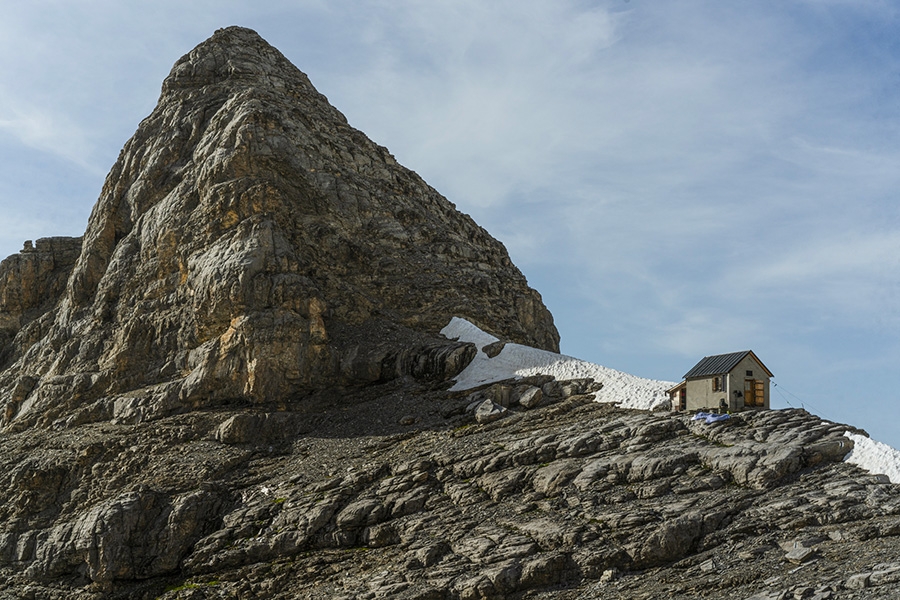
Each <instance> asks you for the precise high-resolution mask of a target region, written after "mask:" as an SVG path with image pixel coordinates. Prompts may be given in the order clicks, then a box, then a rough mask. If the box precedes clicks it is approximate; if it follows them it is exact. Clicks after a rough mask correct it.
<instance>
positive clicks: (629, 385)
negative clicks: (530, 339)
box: [441, 317, 675, 410]
mask: <svg viewBox="0 0 900 600" xmlns="http://www.w3.org/2000/svg"><path fill="white" fill-rule="evenodd" d="M441 333H442V334H443V335H444V337H447V338H449V339H454V340H459V341H462V342H471V343H473V344H475V346H476V347H477V348H478V355H477V356H476V357H475V359H474V360H473V361H472V362H471V363H470V364H469V366H468V367H466V368H465V370H463V372H462V373H460V374H459V375H457V377H456V380H455V381H456V383H455V384H454V385H453V387H452V388H450V389H451V390H453V391H460V390H469V389H472V388H475V387H478V386H480V385H485V384H488V383H494V382H496V381H502V380H504V379H521V378H522V377H528V376H530V375H552V376H554V377H555V378H556V379H558V380H564V379H581V378H588V377H589V378H591V379H594V380H595V381H599V382H600V383H602V384H603V389H601V390H600V391H599V392H597V393H596V399H597V401H598V402H612V403H616V404H618V405H619V406H621V407H622V408H636V409H641V410H653V409H654V408H656V407H658V406H660V405H662V404H663V403H665V402H666V401H668V399H669V397H668V395H667V394H666V390H667V389H669V388H670V387H672V386H673V385H675V384H674V383H673V382H670V381H657V380H654V379H644V378H642V377H636V376H634V375H629V374H628V373H623V372H622V371H616V370H615V369H610V368H608V367H603V366H601V365H597V364H594V363H590V362H587V361H584V360H579V359H577V358H572V357H571V356H566V355H564V354H557V353H555V352H548V351H546V350H539V349H537V348H531V347H530V346H523V345H521V344H511V343H510V344H506V345H505V346H504V347H503V350H502V351H501V352H500V354H498V355H497V356H495V357H494V358H489V357H488V356H487V355H486V354H485V353H484V352H483V351H482V348H484V347H485V346H487V345H488V344H492V343H494V342H496V341H498V340H497V338H495V337H494V336H492V335H491V334H489V333H486V332H484V331H482V330H481V329H479V328H478V327H476V326H475V325H473V324H472V323H470V322H469V321H466V320H465V319H460V318H459V317H453V319H451V320H450V323H449V324H448V325H447V326H446V327H444V328H443V329H442V330H441Z"/></svg>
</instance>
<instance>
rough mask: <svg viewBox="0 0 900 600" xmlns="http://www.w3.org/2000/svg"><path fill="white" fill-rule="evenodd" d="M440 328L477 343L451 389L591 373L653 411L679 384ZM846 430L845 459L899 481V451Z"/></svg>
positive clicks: (610, 398) (603, 398)
mask: <svg viewBox="0 0 900 600" xmlns="http://www.w3.org/2000/svg"><path fill="white" fill-rule="evenodd" d="M441 333H442V334H443V335H444V336H445V337H447V338H449V339H454V340H459V341H462V342H471V343H473V344H475V346H476V347H477V348H478V354H477V355H476V357H475V359H474V360H473V361H472V362H471V363H470V364H469V366H468V367H466V368H465V369H464V370H463V372H462V373H460V374H459V375H457V377H456V383H455V384H454V385H453V387H452V388H450V389H451V390H453V391H462V390H468V389H472V388H475V387H478V386H480V385H485V384H488V383H493V382H496V381H503V380H504V379H520V378H522V377H528V376H530V375H552V376H554V377H555V378H556V379H560V380H562V379H577V378H582V377H590V378H592V379H594V380H595V381H599V382H601V383H602V384H603V389H601V390H600V391H599V392H597V393H596V399H597V401H598V402H613V403H616V404H618V405H619V406H620V407H622V408H634V409H640V410H653V409H654V408H657V407H659V406H661V405H662V404H663V403H664V402H666V401H667V400H668V396H667V394H666V390H667V389H668V388H670V387H672V386H673V385H675V384H674V382H671V381H657V380H654V379H644V378H642V377H636V376H634V375H629V374H628V373H623V372H621V371H616V370H615V369H610V368H607V367H603V366H600V365H597V364H594V363H589V362H587V361H584V360H579V359H577V358H572V357H571V356H565V355H564V354H556V353H555V352H548V351H546V350H538V349H537V348H531V347H529V346H522V345H520V344H510V343H508V344H506V345H505V346H504V347H503V350H502V351H501V352H500V354H498V355H497V356H495V357H494V358H490V357H488V355H487V354H485V353H484V351H483V350H482V348H484V347H485V346H487V345H488V344H492V343H494V342H497V341H499V340H498V339H497V338H496V337H494V336H492V335H491V334H489V333H487V332H485V331H482V330H481V329H479V328H478V327H476V326H475V325H473V324H472V323H470V322H468V321H466V320H465V319H460V318H459V317H453V319H452V320H451V321H450V324H449V325H447V326H446V327H444V328H443V329H442V330H441ZM844 435H846V436H847V437H849V438H850V439H851V440H853V443H854V448H853V450H852V451H851V452H850V453H849V454H848V455H847V457H846V458H845V459H844V460H845V461H846V462H848V463H851V464H854V465H857V466H859V467H860V468H862V469H865V470H866V471H869V472H870V473H876V474H884V475H887V476H888V477H889V478H890V480H891V482H892V483H900V451H897V450H895V449H894V448H892V447H891V446H888V445H887V444H883V443H881V442H876V441H875V440H872V439H870V438H867V437H865V436H862V435H858V434H854V433H849V432H847V433H845V434H844Z"/></svg>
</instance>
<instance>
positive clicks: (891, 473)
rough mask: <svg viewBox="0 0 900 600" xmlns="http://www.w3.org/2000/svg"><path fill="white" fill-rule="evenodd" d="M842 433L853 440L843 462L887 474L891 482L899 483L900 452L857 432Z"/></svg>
mask: <svg viewBox="0 0 900 600" xmlns="http://www.w3.org/2000/svg"><path fill="white" fill-rule="evenodd" d="M844 435H846V436H847V437H848V438H850V439H851V440H853V450H851V451H850V454H848V455H847V456H845V457H844V461H845V462H848V463H850V464H853V465H856V466H858V467H860V468H862V469H865V470H866V471H868V472H869V473H879V474H882V475H887V476H888V478H889V479H890V480H891V483H900V452H898V451H897V450H895V449H894V448H892V447H890V446H888V445H887V444H882V443H881V442H876V441H875V440H873V439H871V438H867V437H865V436H863V435H859V434H857V433H850V432H847V433H845V434H844Z"/></svg>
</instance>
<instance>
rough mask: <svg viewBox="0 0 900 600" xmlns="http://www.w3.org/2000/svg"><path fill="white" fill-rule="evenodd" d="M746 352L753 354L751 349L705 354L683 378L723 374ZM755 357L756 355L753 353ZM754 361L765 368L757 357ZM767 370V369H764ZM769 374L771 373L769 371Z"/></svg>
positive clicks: (735, 364)
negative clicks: (712, 354)
mask: <svg viewBox="0 0 900 600" xmlns="http://www.w3.org/2000/svg"><path fill="white" fill-rule="evenodd" d="M748 354H753V352H752V351H751V350H743V351H741V352H731V353H729V354H716V355H715V356H705V357H703V360H701V361H700V362H698V363H697V364H696V365H694V368H693V369H691V370H690V371H688V372H687V373H686V374H685V375H684V378H685V379H695V378H697V377H713V376H715V375H725V374H726V373H728V372H730V371H731V370H732V369H733V368H735V367H736V366H737V365H738V363H739V362H741V361H742V360H744V357H745V356H747V355H748ZM753 357H754V358H756V355H755V354H754V355H753ZM756 362H759V364H760V365H761V366H762V367H763V368H764V369H765V368H766V366H765V365H763V364H762V363H761V362H760V361H759V359H758V358H757V359H756ZM766 371H768V369H766ZM770 375H771V373H770Z"/></svg>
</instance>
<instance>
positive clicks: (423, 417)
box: [0, 28, 900, 600]
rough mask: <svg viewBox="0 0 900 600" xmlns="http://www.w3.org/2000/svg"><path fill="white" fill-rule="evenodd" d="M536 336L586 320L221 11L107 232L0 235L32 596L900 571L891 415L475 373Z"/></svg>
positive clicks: (874, 577)
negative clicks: (887, 459) (868, 418)
mask: <svg viewBox="0 0 900 600" xmlns="http://www.w3.org/2000/svg"><path fill="white" fill-rule="evenodd" d="M454 316H459V317H465V318H467V319H468V320H469V321H471V323H464V322H460V321H459V320H455V321H454V322H455V325H454V326H453V327H449V326H448V327H447V328H445V329H443V330H444V331H445V332H447V334H448V337H454V335H455V336H458V340H459V341H453V340H450V339H447V338H444V337H442V336H440V335H438V331H440V330H441V329H442V328H443V327H444V326H445V325H447V323H448V322H449V321H450V320H451V317H454ZM473 324H474V325H473ZM476 325H477V326H479V327H481V328H482V329H484V330H487V332H486V331H481V330H478V328H477V327H476ZM488 332H489V333H490V334H493V335H489V333H488ZM498 338H499V339H498ZM466 340H468V341H466ZM509 342H520V343H524V344H527V345H530V346H536V347H539V348H544V349H549V350H554V351H555V350H556V348H557V342H558V336H557V333H556V330H555V329H554V327H553V323H552V319H551V317H550V315H549V313H548V312H547V309H546V308H545V307H544V306H543V304H542V303H541V299H540V297H539V296H538V294H537V292H535V291H534V290H531V289H530V288H529V287H528V286H527V284H526V282H525V279H524V277H523V276H522V274H521V273H520V272H519V271H518V270H517V269H516V268H515V267H514V266H513V265H512V264H511V262H510V260H509V257H508V255H507V253H506V251H505V250H504V248H503V246H502V245H501V244H500V243H499V242H497V241H496V240H494V239H493V238H491V237H490V236H489V235H488V234H487V233H486V232H485V231H484V230H483V229H481V228H480V227H478V226H477V225H476V224H475V223H474V222H473V221H472V220H471V219H470V218H469V217H467V216H465V215H462V214H460V213H459V212H457V211H456V210H455V209H454V207H453V205H452V204H450V202H448V201H447V200H446V199H444V198H443V197H441V196H440V195H439V194H438V193H437V192H436V191H434V190H433V189H432V188H430V187H429V186H428V185H426V184H425V183H424V182H423V181H422V180H421V179H420V178H419V177H418V176H417V175H416V174H415V173H413V172H411V171H409V170H408V169H405V168H403V167H401V166H399V165H398V164H397V163H396V161H395V160H394V159H393V157H392V156H391V155H390V153H389V152H388V151H387V150H385V149H384V148H382V147H380V146H377V145H376V144H374V143H373V142H371V141H370V140H369V139H368V138H366V137H365V135H363V134H362V133H360V132H359V131H356V130H355V129H353V128H352V127H350V126H349V125H348V124H347V121H346V119H344V118H343V116H342V115H341V114H340V113H339V112H337V110H335V109H334V108H332V107H331V106H330V105H329V104H328V102H327V100H326V99H325V98H324V97H323V96H322V95H320V94H319V93H318V92H316V91H315V89H314V88H313V87H312V85H311V84H310V83H309V81H308V79H307V78H306V76H304V75H303V74H302V73H300V71H298V70H297V69H296V68H295V67H293V66H292V65H290V63H289V62H288V61H287V60H286V59H285V58H284V57H283V56H282V55H281V54H279V53H278V51H276V50H275V49H273V48H272V47H271V46H269V45H268V44H266V43H265V42H264V41H263V40H262V39H261V38H260V37H259V36H258V35H256V34H255V33H254V32H252V31H249V30H246V29H240V28H228V29H224V30H220V31H219V32H217V33H216V34H215V35H214V36H213V37H212V38H210V39H209V40H207V41H206V42H204V43H203V44H201V45H200V46H198V47H197V48H196V49H195V50H193V51H192V52H191V53H189V54H188V55H187V56H185V57H184V58H182V59H181V60H180V61H179V62H178V63H177V64H176V65H175V67H174V68H173V70H172V73H171V75H170V76H169V77H168V78H167V79H166V81H165V83H164V84H163V90H162V94H161V97H160V101H159V104H158V106H157V107H156V109H155V110H154V111H153V113H152V114H151V115H150V116H149V117H147V118H146V119H145V120H144V121H143V122H142V123H141V124H140V126H139V128H138V131H137V132H136V133H135V135H134V137H133V138H132V139H131V140H130V141H129V142H128V143H127V144H126V146H125V148H124V149H123V151H122V153H121V155H120V157H119V159H118V161H117V162H116V164H115V166H114V167H113V168H112V170H111V172H110V174H109V176H108V178H107V180H106V183H105V185H104V188H103V190H102V193H101V195H100V198H99V200H98V202H97V204H96V206H95V208H94V211H93V213H92V215H91V217H90V220H89V223H88V227H87V231H86V232H85V235H84V237H83V238H47V239H42V240H37V242H35V243H33V244H32V243H30V242H28V243H26V244H25V248H24V249H23V250H22V252H21V253H19V254H16V255H14V256H12V257H9V258H7V259H6V260H4V261H3V262H2V263H0V404H2V407H3V412H2V414H0V425H2V427H0V600H7V599H10V600H11V599H13V598H15V599H18V598H33V599H35V600H62V599H65V600H72V599H74V600H114V599H120V598H129V599H132V598H133V599H139V600H154V599H156V600H158V599H162V600H187V599H198V598H228V599H237V598H263V599H270V600H319V599H321V598H338V599H344V600H351V599H358V598H365V599H370V598H395V599H398V600H476V599H477V600H491V599H497V600H500V599H507V598H508V599H510V600H525V599H530V600H541V599H544V600H551V599H552V600H576V599H582V598H596V599H600V600H614V599H619V598H717V599H723V600H764V599H774V598H778V599H784V598H811V599H818V600H826V599H828V598H844V597H848V598H873V599H874V598H896V597H898V596H900V562H898V559H897V557H898V555H900V488H898V486H896V485H893V484H892V483H891V482H890V480H889V479H888V478H887V477H884V476H879V475H873V474H869V473H866V472H863V471H862V470H861V469H859V468H857V467H856V466H854V465H853V464H851V463H849V462H847V461H846V458H845V457H846V456H847V453H848V452H850V451H851V450H853V451H854V452H855V451H856V448H855V444H858V443H859V441H860V440H862V439H863V433H864V432H861V431H858V430H855V429H854V428H852V427H849V426H846V425H841V424H838V423H833V422H830V421H823V420H822V419H819V418H818V417H816V416H814V415H811V414H809V413H807V412H806V411H804V410H796V409H792V410H784V411H767V410H758V411H745V412H742V413H739V414H735V415H732V416H731V417H730V418H728V419H725V420H722V421H717V422H714V423H706V421H704V420H694V419H692V418H691V417H690V415H687V414H684V413H679V412H670V411H650V410H647V411H643V410H627V409H624V408H621V407H617V406H615V405H614V404H613V403H614V402H617V401H618V402H624V401H626V400H627V399H628V398H627V396H629V395H633V394H652V393H654V390H656V391H662V390H664V389H665V387H667V386H664V385H661V384H663V383H664V382H649V383H648V382H647V380H644V382H643V383H640V382H636V381H634V380H635V379H637V378H634V377H632V376H630V375H626V374H622V373H618V372H615V371H612V370H611V369H604V368H600V367H598V368H597V369H591V370H589V371H583V369H582V368H578V369H575V370H571V369H562V370H559V371H556V373H557V375H560V374H561V373H565V374H569V375H571V374H573V373H581V375H579V376H578V378H575V379H568V380H564V381H561V380H558V379H555V378H554V376H553V375H552V374H550V373H548V372H544V371H541V372H532V371H528V372H529V373H530V374H529V375H528V376H525V377H518V378H516V377H512V376H510V378H508V379H502V380H498V379H496V378H495V377H493V376H491V377H482V375H484V372H482V374H481V375H479V376H477V377H476V376H471V377H469V378H468V380H467V376H466V372H470V371H471V369H472V367H477V366H478V365H479V364H481V365H482V366H483V367H485V368H487V366H488V365H485V364H484V363H490V362H491V361H499V362H500V363H502V364H504V365H506V366H509V365H511V364H512V365H516V367H515V370H513V369H510V370H509V371H504V373H509V372H514V373H515V374H516V375H519V374H520V373H521V372H522V371H523V369H521V368H520V367H522V366H523V365H524V363H521V362H516V361H515V360H514V358H513V357H515V356H519V357H520V358H521V357H522V356H524V355H525V354H526V353H531V352H533V351H532V350H530V349H527V348H524V347H523V346H519V345H518V344H515V343H509ZM476 349H477V350H479V351H480V354H478V355H477V357H476ZM526 351H527V352H526ZM533 355H534V354H532V356H533ZM558 358H559V357H558V356H556V357H554V356H552V355H551V356H548V357H546V360H544V358H541V359H540V360H539V361H537V362H533V363H531V364H532V366H533V365H535V364H544V363H551V364H556V365H558V361H557V359H558ZM595 366H597V365H595ZM463 369H465V370H463ZM529 369H530V367H529ZM476 370H477V369H476ZM488 370H489V371H491V372H492V373H493V374H496V372H493V371H492V370H491V369H488ZM585 373H591V374H592V375H590V376H587V375H585ZM469 374H470V375H471V373H469ZM454 378H455V382H456V383H455V384H453V385H452V387H451V384H450V381H448V380H450V379H454ZM626 380H630V381H631V383H627V384H626V383H625V382H626ZM466 381H468V383H465V385H460V384H461V383H464V382H466ZM651 384H652V385H651ZM457 386H459V387H457ZM616 389H618V390H619V392H616V393H613V391H614V390H616ZM607 393H609V395H607ZM616 394H618V399H617V396H616ZM604 399H605V400H607V401H606V402H597V401H596V400H604ZM648 406H654V405H648ZM848 433H850V434H851V435H850V436H848V435H847V434H848Z"/></svg>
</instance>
